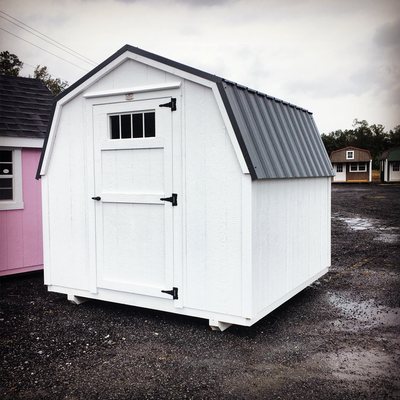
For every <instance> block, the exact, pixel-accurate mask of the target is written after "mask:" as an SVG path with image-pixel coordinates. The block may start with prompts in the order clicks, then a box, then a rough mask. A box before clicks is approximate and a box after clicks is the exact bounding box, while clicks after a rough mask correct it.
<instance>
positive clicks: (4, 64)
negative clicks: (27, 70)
mask: <svg viewBox="0 0 400 400" xmlns="http://www.w3.org/2000/svg"><path fill="white" fill-rule="evenodd" d="M23 65H24V63H23V62H22V61H21V60H20V59H19V58H18V57H17V56H16V55H15V54H11V53H10V52H8V51H2V52H1V53H0V75H11V76H18V75H19V71H21V69H22V66H23Z"/></svg>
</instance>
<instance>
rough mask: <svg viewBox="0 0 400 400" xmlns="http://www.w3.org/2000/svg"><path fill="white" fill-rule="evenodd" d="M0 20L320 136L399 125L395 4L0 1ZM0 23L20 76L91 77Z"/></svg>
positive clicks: (2, 45)
mask: <svg viewBox="0 0 400 400" xmlns="http://www.w3.org/2000/svg"><path fill="white" fill-rule="evenodd" d="M0 11H2V12H4V13H7V14H9V15H10V16H12V17H14V18H17V19H18V20H20V21H22V22H23V23H25V24H27V25H28V26H30V27H32V28H34V29H36V30H38V31H39V32H41V33H44V34H46V35H47V36H49V37H50V38H52V39H55V40H57V41H58V42H60V43H62V44H64V45H66V46H68V47H69V48H71V49H73V50H75V51H77V52H79V53H81V54H83V55H84V56H86V57H88V58H89V59H91V60H94V61H96V62H97V63H98V62H101V61H103V60H104V59H105V58H107V57H108V56H110V55H111V54H112V53H114V52H115V51H117V50H118V49H119V48H120V47H122V46H123V45H124V44H131V45H133V46H137V47H140V48H142V49H145V50H148V51H151V52H154V53H157V54H159V55H162V56H165V57H167V58H171V59H173V60H175V61H180V62H183V63H185V64H188V65H190V66H193V67H196V68H199V69H203V70H205V71H207V72H210V73H213V74H216V75H219V76H223V77H224V78H227V79H230V80H234V81H236V82H239V83H241V84H244V85H246V86H249V87H251V88H253V89H257V90H259V91H262V92H265V93H268V94H270V95H272V96H275V97H278V98H281V99H284V100H286V101H289V102H291V103H294V104H297V105H299V106H301V107H304V108H306V109H308V110H310V111H312V112H313V113H314V118H315V120H316V123H317V125H318V127H319V130H320V132H321V133H322V132H330V131H332V130H336V129H345V128H350V127H351V126H352V123H353V120H354V119H355V118H358V119H366V120H367V121H368V122H369V123H376V124H379V123H380V124H383V125H385V127H386V128H387V129H392V128H393V127H394V126H396V125H399V124H400V112H399V110H400V66H399V65H400V63H399V61H400V60H399V58H400V0H347V1H346V0H343V1H342V0H247V1H242V0H202V1H200V0H164V1H162V0H68V1H63V0H41V1H40V2H37V1H31V0H0ZM0 17H1V18H0V28H2V29H3V30H0V50H1V51H3V50H8V51H10V52H11V53H14V54H17V55H18V57H19V58H20V59H21V60H22V61H23V62H24V63H25V65H24V69H23V70H22V74H21V75H24V76H28V75H29V74H32V72H33V67H34V66H36V65H37V64H41V65H46V66H47V67H48V68H49V71H50V73H51V74H52V75H53V76H55V77H60V78H62V79H63V80H67V81H68V82H69V83H70V84H72V83H73V82H75V81H76V80H77V79H78V78H80V77H81V76H82V75H84V74H85V73H86V72H87V71H89V70H90V69H91V68H92V66H91V65H89V64H87V63H85V62H84V61H82V60H80V59H78V58H75V57H73V56H71V55H70V54H68V53H65V52H63V51H61V50H60V49H58V48H56V47H54V46H51V45H50V44H49V43H46V42H45V41H43V40H40V39H39V38H37V37H35V36H34V35H32V34H30V33H28V32H26V31H24V30H22V29H21V28H19V27H18V26H16V25H15V24H12V23H10V22H9V21H7V20H6V19H4V17H6V18H7V19H11V18H10V17H9V16H7V15H5V14H3V13H0ZM14 22H16V21H15V20H14ZM4 29H5V30H6V31H9V32H11V33H12V34H14V35H17V36H19V37H21V38H23V39H25V40H27V41H29V42H31V43H33V44H36V45H37V46H39V47H42V48H43V49H46V50H48V51H50V52H52V53H54V54H57V55H58V56H60V57H62V58H65V59H67V60H69V61H71V62H72V63H73V64H76V65H77V66H80V67H81V68H78V67H77V66H75V65H72V64H70V63H67V62H65V61H63V60H60V59H59V58H56V57H55V56H53V55H50V54H48V53H46V52H44V51H43V50H41V49H38V48H37V47H34V46H33V45H31V44H28V43H26V42H24V41H23V40H21V39H19V38H17V37H15V36H12V35H11V34H10V33H8V32H5V31H4Z"/></svg>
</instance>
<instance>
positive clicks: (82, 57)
mask: <svg viewBox="0 0 400 400" xmlns="http://www.w3.org/2000/svg"><path fill="white" fill-rule="evenodd" d="M0 13H2V14H5V15H7V16H8V14H7V13H5V12H4V11H1V10H0ZM0 18H3V19H5V20H6V21H8V22H11V23H12V24H14V25H16V26H18V27H19V28H21V29H23V30H25V31H26V32H28V33H30V34H31V35H34V36H36V37H37V38H39V39H41V40H43V41H45V42H47V43H49V44H51V45H52V46H55V47H57V48H59V49H61V50H62V51H65V52H66V53H68V54H71V55H72V56H74V57H76V58H79V59H80V60H81V61H84V62H86V63H88V64H91V65H92V66H94V65H96V63H95V62H94V61H92V60H90V59H89V58H87V57H85V56H82V55H80V54H79V53H77V52H76V51H74V50H72V49H69V48H68V47H67V46H64V45H63V44H62V43H59V42H57V41H56V40H53V39H51V38H49V39H50V40H51V41H53V42H55V43H59V44H60V46H59V45H58V44H54V43H52V42H51V41H50V40H47V39H46V38H47V37H48V36H47V35H45V34H43V33H40V32H39V31H37V30H36V29H34V28H31V27H30V26H28V25H26V24H24V23H23V22H21V21H19V20H18V19H16V18H14V17H11V16H10V18H13V19H15V20H16V21H18V22H20V24H22V25H24V26H27V27H28V28H29V29H30V30H33V31H36V32H38V33H39V34H40V35H42V36H45V37H46V38H43V37H41V36H39V35H37V34H36V33H34V32H31V31H30V30H28V29H26V28H24V26H22V25H20V24H19V23H17V22H14V21H12V20H11V19H9V18H7V17H4V16H3V15H0ZM66 49H67V50H66ZM70 50H71V51H70ZM74 53H76V54H74Z"/></svg>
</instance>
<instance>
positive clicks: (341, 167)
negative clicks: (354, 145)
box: [336, 164, 343, 172]
mask: <svg viewBox="0 0 400 400" xmlns="http://www.w3.org/2000/svg"><path fill="white" fill-rule="evenodd" d="M336 172H343V164H336Z"/></svg>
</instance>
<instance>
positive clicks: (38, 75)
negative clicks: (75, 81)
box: [33, 65, 68, 96]
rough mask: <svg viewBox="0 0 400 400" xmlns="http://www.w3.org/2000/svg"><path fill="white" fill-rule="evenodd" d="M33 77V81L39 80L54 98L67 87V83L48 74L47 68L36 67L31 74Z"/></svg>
mask: <svg viewBox="0 0 400 400" xmlns="http://www.w3.org/2000/svg"><path fill="white" fill-rule="evenodd" d="M33 77H34V78H35V79H40V80H41V81H42V82H43V83H44V85H46V86H47V88H48V89H49V90H50V92H51V93H53V95H54V96H57V95H58V94H59V93H61V92H62V91H63V90H64V89H65V88H67V87H68V82H67V81H62V80H61V79H60V78H53V77H52V76H51V75H50V74H49V72H48V70H47V67H42V66H40V65H38V66H37V67H36V68H35V71H34V72H33Z"/></svg>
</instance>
